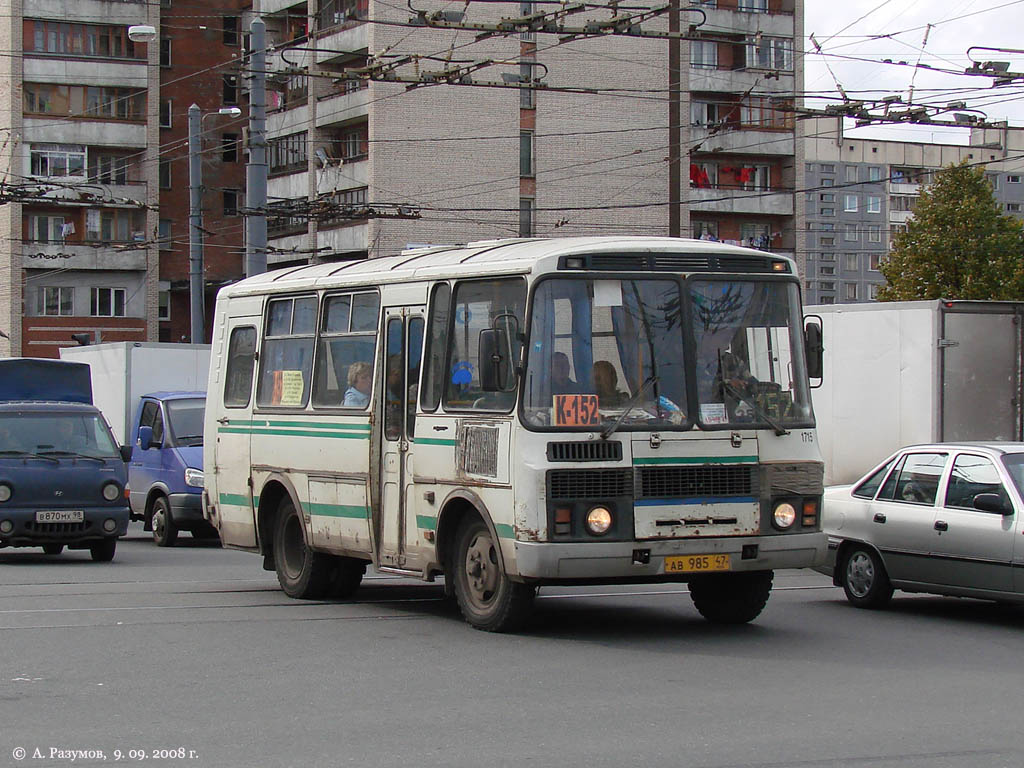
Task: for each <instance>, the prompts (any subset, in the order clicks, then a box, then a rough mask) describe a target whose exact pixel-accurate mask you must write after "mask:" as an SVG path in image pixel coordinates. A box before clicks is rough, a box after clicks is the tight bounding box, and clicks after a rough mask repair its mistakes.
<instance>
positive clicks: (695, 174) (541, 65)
mask: <svg viewBox="0 0 1024 768" xmlns="http://www.w3.org/2000/svg"><path fill="white" fill-rule="evenodd" d="M453 7H454V6H452V5H450V4H444V3H439V2H423V3H420V2H414V3H412V5H411V6H409V7H407V6H406V5H405V4H394V3H384V2H378V0H309V1H308V2H295V0H256V2H254V11H255V12H257V13H259V14H261V15H262V17H263V19H264V21H265V22H266V24H267V30H268V38H269V41H270V42H271V43H272V44H273V45H274V47H275V50H274V52H273V53H272V54H271V56H270V57H269V61H268V69H269V70H270V71H271V73H272V74H271V76H270V82H271V85H270V87H271V92H270V95H269V114H268V121H267V126H268V153H269V172H270V181H269V188H268V195H269V206H268V207H269V208H270V217H269V222H268V226H269V238H270V252H269V254H268V263H269V265H270V267H271V268H274V267H276V266H284V265H290V264H296V263H306V262H310V261H313V262H315V261H323V260H336V259H351V258H363V257H367V256H370V257H372V256H376V255H379V254H387V253H393V252H395V251H396V250H398V249H401V248H404V247H406V246H408V245H410V244H425V243H430V244H445V243H454V242H466V241H469V240H479V239H486V238H496V237H515V236H540V237H545V236H558V235H591V234H593V235H597V234H623V233H634V234H644V235H666V234H680V235H682V236H696V237H707V238H715V239H720V240H726V241H735V242H744V243H746V244H750V245H755V246H756V247H761V248H764V249H769V250H774V251H779V252H785V253H789V254H795V251H796V247H795V226H794V215H795V210H794V193H793V189H794V186H795V183H796V178H797V174H796V171H795V169H796V168H797V167H798V164H799V156H800V150H799V142H798V139H797V135H796V131H795V128H794V121H793V115H792V112H791V111H790V110H791V108H792V107H793V106H794V101H793V94H794V93H798V92H799V91H800V90H801V88H802V82H803V73H802V70H801V64H800V61H799V57H794V42H793V41H794V40H798V39H800V37H801V35H802V31H803V30H802V24H803V22H802V14H803V4H802V0H717V2H716V1H715V0H711V2H703V3H701V4H700V6H699V9H698V10H692V9H691V10H689V11H684V12H683V13H682V14H681V24H682V29H683V30H684V31H686V30H687V29H688V28H690V25H695V26H694V28H693V29H694V33H693V34H692V35H690V36H689V37H690V38H691V39H688V40H680V41H676V42H670V41H667V40H665V39H649V38H648V39H640V38H635V37H625V36H603V37H601V38H597V39H593V38H592V39H585V38H580V39H575V40H571V41H561V40H560V38H559V36H557V35H552V34H545V33H537V32H528V31H526V32H523V31H520V33H519V34H515V35H508V36H483V37H478V36H479V35H480V31H479V30H468V29H462V30H456V29H436V28H431V27H428V26H422V25H421V26H410V25H409V21H410V19H411V18H415V17H416V16H417V12H420V13H422V14H423V15H429V14H432V13H434V12H435V11H442V10H444V11H451V10H452V8H453ZM459 9H460V11H462V12H461V13H459V14H451V13H449V14H447V15H446V16H445V19H446V20H448V21H449V22H453V23H462V24H466V25H470V24H488V23H490V24H494V23H497V22H498V21H500V20H501V19H503V18H523V17H527V16H530V15H532V14H544V13H549V12H551V11H553V10H555V7H554V6H552V5H549V4H544V3H530V2H521V3H520V2H509V3H491V2H487V3H484V2H478V3H469V4H467V5H466V6H465V7H464V8H463V7H462V6H459ZM602 14H603V15H602ZM602 18H610V11H608V10H602V11H598V10H594V9H590V10H588V11H587V12H586V13H581V14H569V15H567V16H565V17H564V18H563V19H562V23H564V24H566V25H569V26H571V25H574V24H575V25H578V26H581V25H583V24H584V23H585V22H586V21H590V20H599V19H602ZM667 24H668V20H667V18H665V17H664V16H661V17H658V18H655V19H652V20H650V21H645V22H644V24H643V28H644V29H645V30H666V29H667V28H668V26H667ZM797 47H799V46H797ZM673 49H674V50H673ZM673 55H674V56H675V57H677V58H676V59H674V60H675V61H678V62H680V65H679V75H678V82H679V85H678V102H677V104H676V106H675V109H677V110H678V112H677V114H678V119H677V120H670V114H669V113H670V109H671V108H673V106H672V105H673V104H674V103H675V101H674V100H673V99H671V98H670V96H671V94H670V60H672V57H673ZM484 62H487V63H488V65H487V66H481V67H479V68H476V69H474V70H473V71H472V72H466V74H465V76H464V77H462V76H460V77H459V78H457V79H460V80H462V81H463V82H466V81H469V80H472V81H473V82H475V83H477V86H476V87H474V86H471V85H448V84H444V85H427V84H419V85H416V84H411V83H409V82H389V81H387V80H386V79H383V78H384V77H386V75H385V74H384V73H391V74H392V76H394V77H395V78H403V79H408V78H419V77H422V78H423V80H424V81H427V80H429V79H430V78H434V79H437V80H440V79H442V75H440V74H438V73H441V72H443V71H446V70H447V71H451V69H453V68H455V67H460V66H462V67H466V68H467V69H468V68H469V67H474V66H475V65H476V64H480V63H484ZM366 67H374V68H376V72H377V73H378V75H377V78H376V79H373V80H371V81H367V80H366V79H359V78H355V79H350V76H349V75H347V74H346V73H347V72H349V73H351V72H353V71H358V70H360V69H363V68H366ZM531 78H534V79H536V80H538V81H539V82H540V83H541V84H542V86H543V87H538V88H536V89H525V88H524V89H519V88H497V87H482V85H481V84H482V83H484V82H491V83H502V82H504V83H522V82H525V81H529V80H530V79H531ZM410 86H413V87H410ZM772 96H775V97H777V98H771V97H772ZM670 126H672V127H671V128H670ZM673 132H674V133H675V135H674V136H673V135H672V133H673ZM673 139H674V140H673ZM673 207H674V208H675V210H674V211H672V209H673ZM670 212H671V213H672V214H673V215H670ZM673 218H674V223H673V222H672V220H673Z"/></svg>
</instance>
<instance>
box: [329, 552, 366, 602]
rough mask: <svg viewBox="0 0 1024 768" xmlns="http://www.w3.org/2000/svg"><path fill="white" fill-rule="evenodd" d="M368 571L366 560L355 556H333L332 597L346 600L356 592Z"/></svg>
mask: <svg viewBox="0 0 1024 768" xmlns="http://www.w3.org/2000/svg"><path fill="white" fill-rule="evenodd" d="M364 573H366V561H365V560H357V559H355V558H354V557H340V556H335V557H334V558H332V563H331V586H330V595H331V597H334V598H337V599H339V600H346V599H348V598H350V597H352V595H353V594H354V593H355V591H356V590H357V589H358V588H359V584H360V582H362V580H363V574H364Z"/></svg>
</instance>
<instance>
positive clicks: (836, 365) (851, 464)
mask: <svg viewBox="0 0 1024 768" xmlns="http://www.w3.org/2000/svg"><path fill="white" fill-rule="evenodd" d="M804 311H805V314H806V315H808V316H814V315H817V316H818V317H820V318H821V320H822V336H823V339H822V340H823V345H824V348H825V355H824V368H823V376H822V379H821V384H820V386H818V387H816V388H813V389H812V392H811V394H812V400H813V403H814V415H815V418H816V419H817V423H818V439H819V440H820V441H821V452H822V455H823V456H824V458H825V483H826V484H827V485H835V484H841V483H851V482H853V481H855V480H857V479H858V478H859V477H860V476H861V475H863V474H864V473H865V472H867V471H868V470H869V469H871V468H872V467H873V466H874V465H876V464H878V463H879V462H881V461H882V459H884V458H885V457H886V456H888V454H889V453H891V452H893V451H895V450H896V449H897V448H899V447H901V446H904V445H911V444H914V443H929V442H937V441H952V440H1021V439H1022V437H1024V435H1022V423H1021V394H1022V393H1021V385H1022V377H1021V358H1022V348H1024V338H1022V333H1021V331H1022V323H1021V319H1022V316H1024V304H1021V303H1015V302H995V301H943V300H938V301H908V302H893V303H876V304H837V305H812V306H808V307H805V310H804ZM815 384H816V382H815V381H814V380H812V387H814V385H815Z"/></svg>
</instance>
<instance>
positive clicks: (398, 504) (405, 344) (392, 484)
mask: <svg viewBox="0 0 1024 768" xmlns="http://www.w3.org/2000/svg"><path fill="white" fill-rule="evenodd" d="M423 316H424V308H423V307H407V308H404V309H398V308H395V309H386V310H385V311H384V324H385V326H384V338H385V341H384V360H383V363H382V365H381V369H382V370H383V376H382V388H381V398H380V400H381V402H382V404H383V411H384V413H383V429H382V430H381V432H382V439H381V452H382V454H383V455H382V456H381V462H380V467H381V470H380V471H381V483H380V487H381V527H380V536H379V538H378V541H379V562H380V564H381V565H382V566H385V567H387V566H390V567H392V568H405V567H406V566H407V563H406V548H405V544H406V542H405V530H406V520H405V518H406V515H408V514H412V508H411V506H410V504H409V503H408V502H409V496H410V494H411V493H412V486H413V435H414V434H415V424H416V403H417V396H418V391H419V374H420V361H421V359H422V354H423V323H424V320H423ZM413 567H414V566H413Z"/></svg>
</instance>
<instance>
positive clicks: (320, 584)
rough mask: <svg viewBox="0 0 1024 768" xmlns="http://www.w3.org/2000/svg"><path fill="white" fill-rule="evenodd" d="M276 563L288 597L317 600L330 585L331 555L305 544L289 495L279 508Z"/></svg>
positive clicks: (300, 525) (279, 579)
mask: <svg viewBox="0 0 1024 768" xmlns="http://www.w3.org/2000/svg"><path fill="white" fill-rule="evenodd" d="M274 566H275V569H276V571H277V581H278V583H279V584H280V585H281V589H282V590H284V593H285V594H286V595H288V597H296V598H299V599H302V600H317V599H319V598H321V597H323V596H324V595H326V594H327V591H328V589H329V588H330V586H331V566H332V563H331V557H330V555H325V554H322V553H320V552H314V551H313V550H311V549H310V548H309V547H308V546H307V545H306V536H305V533H304V532H303V524H302V518H301V517H300V516H299V513H298V512H297V511H296V510H295V505H294V504H293V503H292V500H291V499H290V498H287V497H286V498H285V499H284V500H283V501H282V502H281V505H280V506H279V507H278V511H277V524H276V526H275V530H274Z"/></svg>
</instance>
